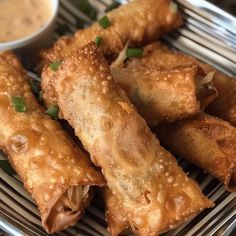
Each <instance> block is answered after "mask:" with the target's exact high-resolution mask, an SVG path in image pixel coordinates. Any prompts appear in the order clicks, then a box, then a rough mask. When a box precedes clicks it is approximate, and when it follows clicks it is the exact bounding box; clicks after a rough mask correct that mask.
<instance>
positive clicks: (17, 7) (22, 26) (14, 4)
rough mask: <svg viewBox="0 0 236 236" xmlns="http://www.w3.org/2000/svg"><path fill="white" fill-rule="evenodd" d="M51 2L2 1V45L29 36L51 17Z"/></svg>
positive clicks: (37, 0)
mask: <svg viewBox="0 0 236 236" xmlns="http://www.w3.org/2000/svg"><path fill="white" fill-rule="evenodd" d="M51 11H52V9H51V1H50V0H0V43H3V42H9V41H14V40H17V39H20V38H24V37H26V36H29V35H31V34H33V33H35V32H36V31H38V30H39V29H40V28H42V27H43V26H44V25H45V24H46V23H47V22H48V20H49V18H50V16H51Z"/></svg>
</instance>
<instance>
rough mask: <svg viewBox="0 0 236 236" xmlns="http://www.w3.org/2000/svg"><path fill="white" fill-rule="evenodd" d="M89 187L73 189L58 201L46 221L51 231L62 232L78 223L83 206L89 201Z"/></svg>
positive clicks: (75, 187)
mask: <svg viewBox="0 0 236 236" xmlns="http://www.w3.org/2000/svg"><path fill="white" fill-rule="evenodd" d="M89 187H90V186H89V185H86V186H74V187H71V188H69V189H68V190H67V191H66V192H65V193H64V194H63V195H62V196H61V197H60V198H59V199H58V201H57V202H56V203H55V204H54V206H53V208H52V209H51V212H50V214H49V215H48V217H47V219H46V224H47V227H48V228H49V231H57V230H62V229H64V228H66V227H68V226H69V225H73V224H74V223H76V221H77V220H78V219H77V217H78V215H80V213H81V210H82V208H81V206H83V205H81V204H83V203H86V202H87V200H88V197H89V194H88V192H89ZM55 229H56V230H55Z"/></svg>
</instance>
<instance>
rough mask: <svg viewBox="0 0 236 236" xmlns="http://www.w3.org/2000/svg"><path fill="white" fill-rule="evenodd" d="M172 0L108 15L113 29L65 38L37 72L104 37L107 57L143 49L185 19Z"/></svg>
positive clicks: (145, 1)
mask: <svg viewBox="0 0 236 236" xmlns="http://www.w3.org/2000/svg"><path fill="white" fill-rule="evenodd" d="M171 6H172V3H171V1H170V0H136V1H132V2H130V3H129V4H126V5H123V6H121V7H119V8H118V9H115V10H113V11H111V12H109V13H108V14H107V16H108V18H109V20H110V22H111V26H110V27H109V28H107V29H103V28H102V27H101V26H100V25H99V24H98V23H94V24H93V25H92V26H90V27H88V28H86V29H84V30H79V31H78V32H76V34H75V35H74V37H71V38H69V37H62V38H61V39H59V40H58V41H57V42H56V43H55V44H54V46H53V48H51V49H47V50H42V51H41V52H40V54H39V62H38V66H37V67H38V69H39V70H40V71H41V70H42V68H43V66H44V65H46V64H48V63H49V62H52V61H55V60H62V59H63V58H65V57H66V56H68V55H70V54H72V53H73V52H75V51H77V50H78V49H79V48H81V47H82V46H84V45H86V44H88V43H89V42H92V41H94V39H95V37H96V36H101V37H102V43H101V45H100V48H101V50H102V52H103V54H104V55H105V56H106V58H113V59H114V57H115V56H116V55H117V54H118V53H119V52H120V51H121V50H122V49H123V48H124V46H125V44H126V42H127V41H129V44H130V45H131V46H141V45H145V44H147V43H149V42H152V41H154V40H156V39H157V38H158V37H160V36H161V35H163V34H165V33H167V32H169V31H171V30H173V29H175V28H176V27H178V26H180V25H181V24H182V18H181V16H180V14H179V13H178V12H177V11H173V8H172V7H171Z"/></svg>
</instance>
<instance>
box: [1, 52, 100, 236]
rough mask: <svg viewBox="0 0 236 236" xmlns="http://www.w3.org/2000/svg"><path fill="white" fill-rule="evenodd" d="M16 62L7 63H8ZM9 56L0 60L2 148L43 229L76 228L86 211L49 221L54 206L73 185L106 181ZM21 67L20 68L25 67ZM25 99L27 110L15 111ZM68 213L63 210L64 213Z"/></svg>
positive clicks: (4, 55) (14, 59) (49, 230)
mask: <svg viewBox="0 0 236 236" xmlns="http://www.w3.org/2000/svg"><path fill="white" fill-rule="evenodd" d="M14 61H15V62H16V63H13V64H9V62H14ZM18 63H19V62H18V61H17V59H16V57H15V56H14V55H13V54H11V53H9V52H8V53H5V54H3V55H1V56H0V123H1V129H0V134H1V135H0V136H1V140H0V146H1V148H2V149H3V150H4V151H5V152H6V153H7V154H8V156H9V160H10V162H11V164H12V166H13V167H14V169H15V170H16V172H17V173H18V175H19V176H20V177H21V179H22V181H23V183H24V186H25V187H26V189H27V190H28V191H29V192H30V193H31V194H32V196H33V198H34V199H35V200H36V202H37V205H38V207H39V210H40V212H41V217H42V222H43V226H44V227H45V229H46V230H47V231H48V232H50V233H52V232H55V231H58V230H62V229H64V228H66V227H68V226H69V225H72V224H74V223H75V222H76V221H77V220H78V219H79V217H80V216H81V213H82V211H83V207H84V205H86V203H84V202H83V204H81V206H82V207H81V208H80V210H79V211H77V212H73V213H71V215H69V214H67V217H68V218H69V217H71V220H70V221H68V219H67V221H65V220H63V219H60V217H58V218H57V219H58V221H57V222H55V221H54V219H55V218H56V216H55V218H54V219H53V218H51V217H50V219H51V220H52V221H50V222H48V217H49V215H50V214H51V212H52V211H53V207H54V204H56V202H57V201H58V199H59V198H60V196H62V195H63V194H64V193H65V192H66V191H67V190H68V189H69V188H70V187H73V186H80V185H102V184H103V183H104V181H103V177H102V176H101V174H100V173H98V172H97V171H95V170H94V169H93V167H92V166H91V164H90V163H89V161H88V158H87V156H86V155H85V154H84V153H83V152H82V151H81V150H80V149H79V148H78V147H77V146H76V145H75V144H74V143H73V141H72V140H71V139H70V137H69V136H68V135H67V133H66V132H65V131H63V130H62V127H61V126H60V124H59V123H58V122H57V121H55V120H52V119H51V118H50V117H49V116H48V115H45V114H44V112H45V111H44V109H43V108H42V107H41V106H40V105H39V104H38V102H37V101H36V99H35V97H34V96H33V94H32V92H31V88H30V86H29V84H28V83H27V78H26V77H25V76H24V75H25V73H22V72H24V71H23V69H22V71H21V72H20V73H18V69H19V68H20V67H19V65H20V64H18ZM21 68H22V67H21ZM14 96H18V97H21V98H22V99H23V100H24V102H25V105H26V112H17V111H16V110H15V109H14V107H13V105H12V103H11V100H12V98H13V97H14ZM63 211H64V209H61V213H64V212H63Z"/></svg>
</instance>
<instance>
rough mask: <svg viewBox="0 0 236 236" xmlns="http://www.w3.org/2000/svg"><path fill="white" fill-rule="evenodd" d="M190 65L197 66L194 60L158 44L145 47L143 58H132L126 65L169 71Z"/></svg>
mask: <svg viewBox="0 0 236 236" xmlns="http://www.w3.org/2000/svg"><path fill="white" fill-rule="evenodd" d="M192 64H197V60H196V59H195V58H193V57H191V56H188V55H186V54H183V53H180V52H174V51H172V50H170V49H169V48H168V47H167V46H166V45H164V44H162V43H160V42H155V43H152V44H149V45H147V46H145V47H144V49H143V56H142V57H141V58H133V59H131V60H130V61H129V63H128V65H129V66H135V67H136V66H140V65H143V66H144V65H145V66H147V67H149V66H150V67H153V66H159V67H161V68H163V69H170V68H172V67H176V66H190V65H192Z"/></svg>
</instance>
